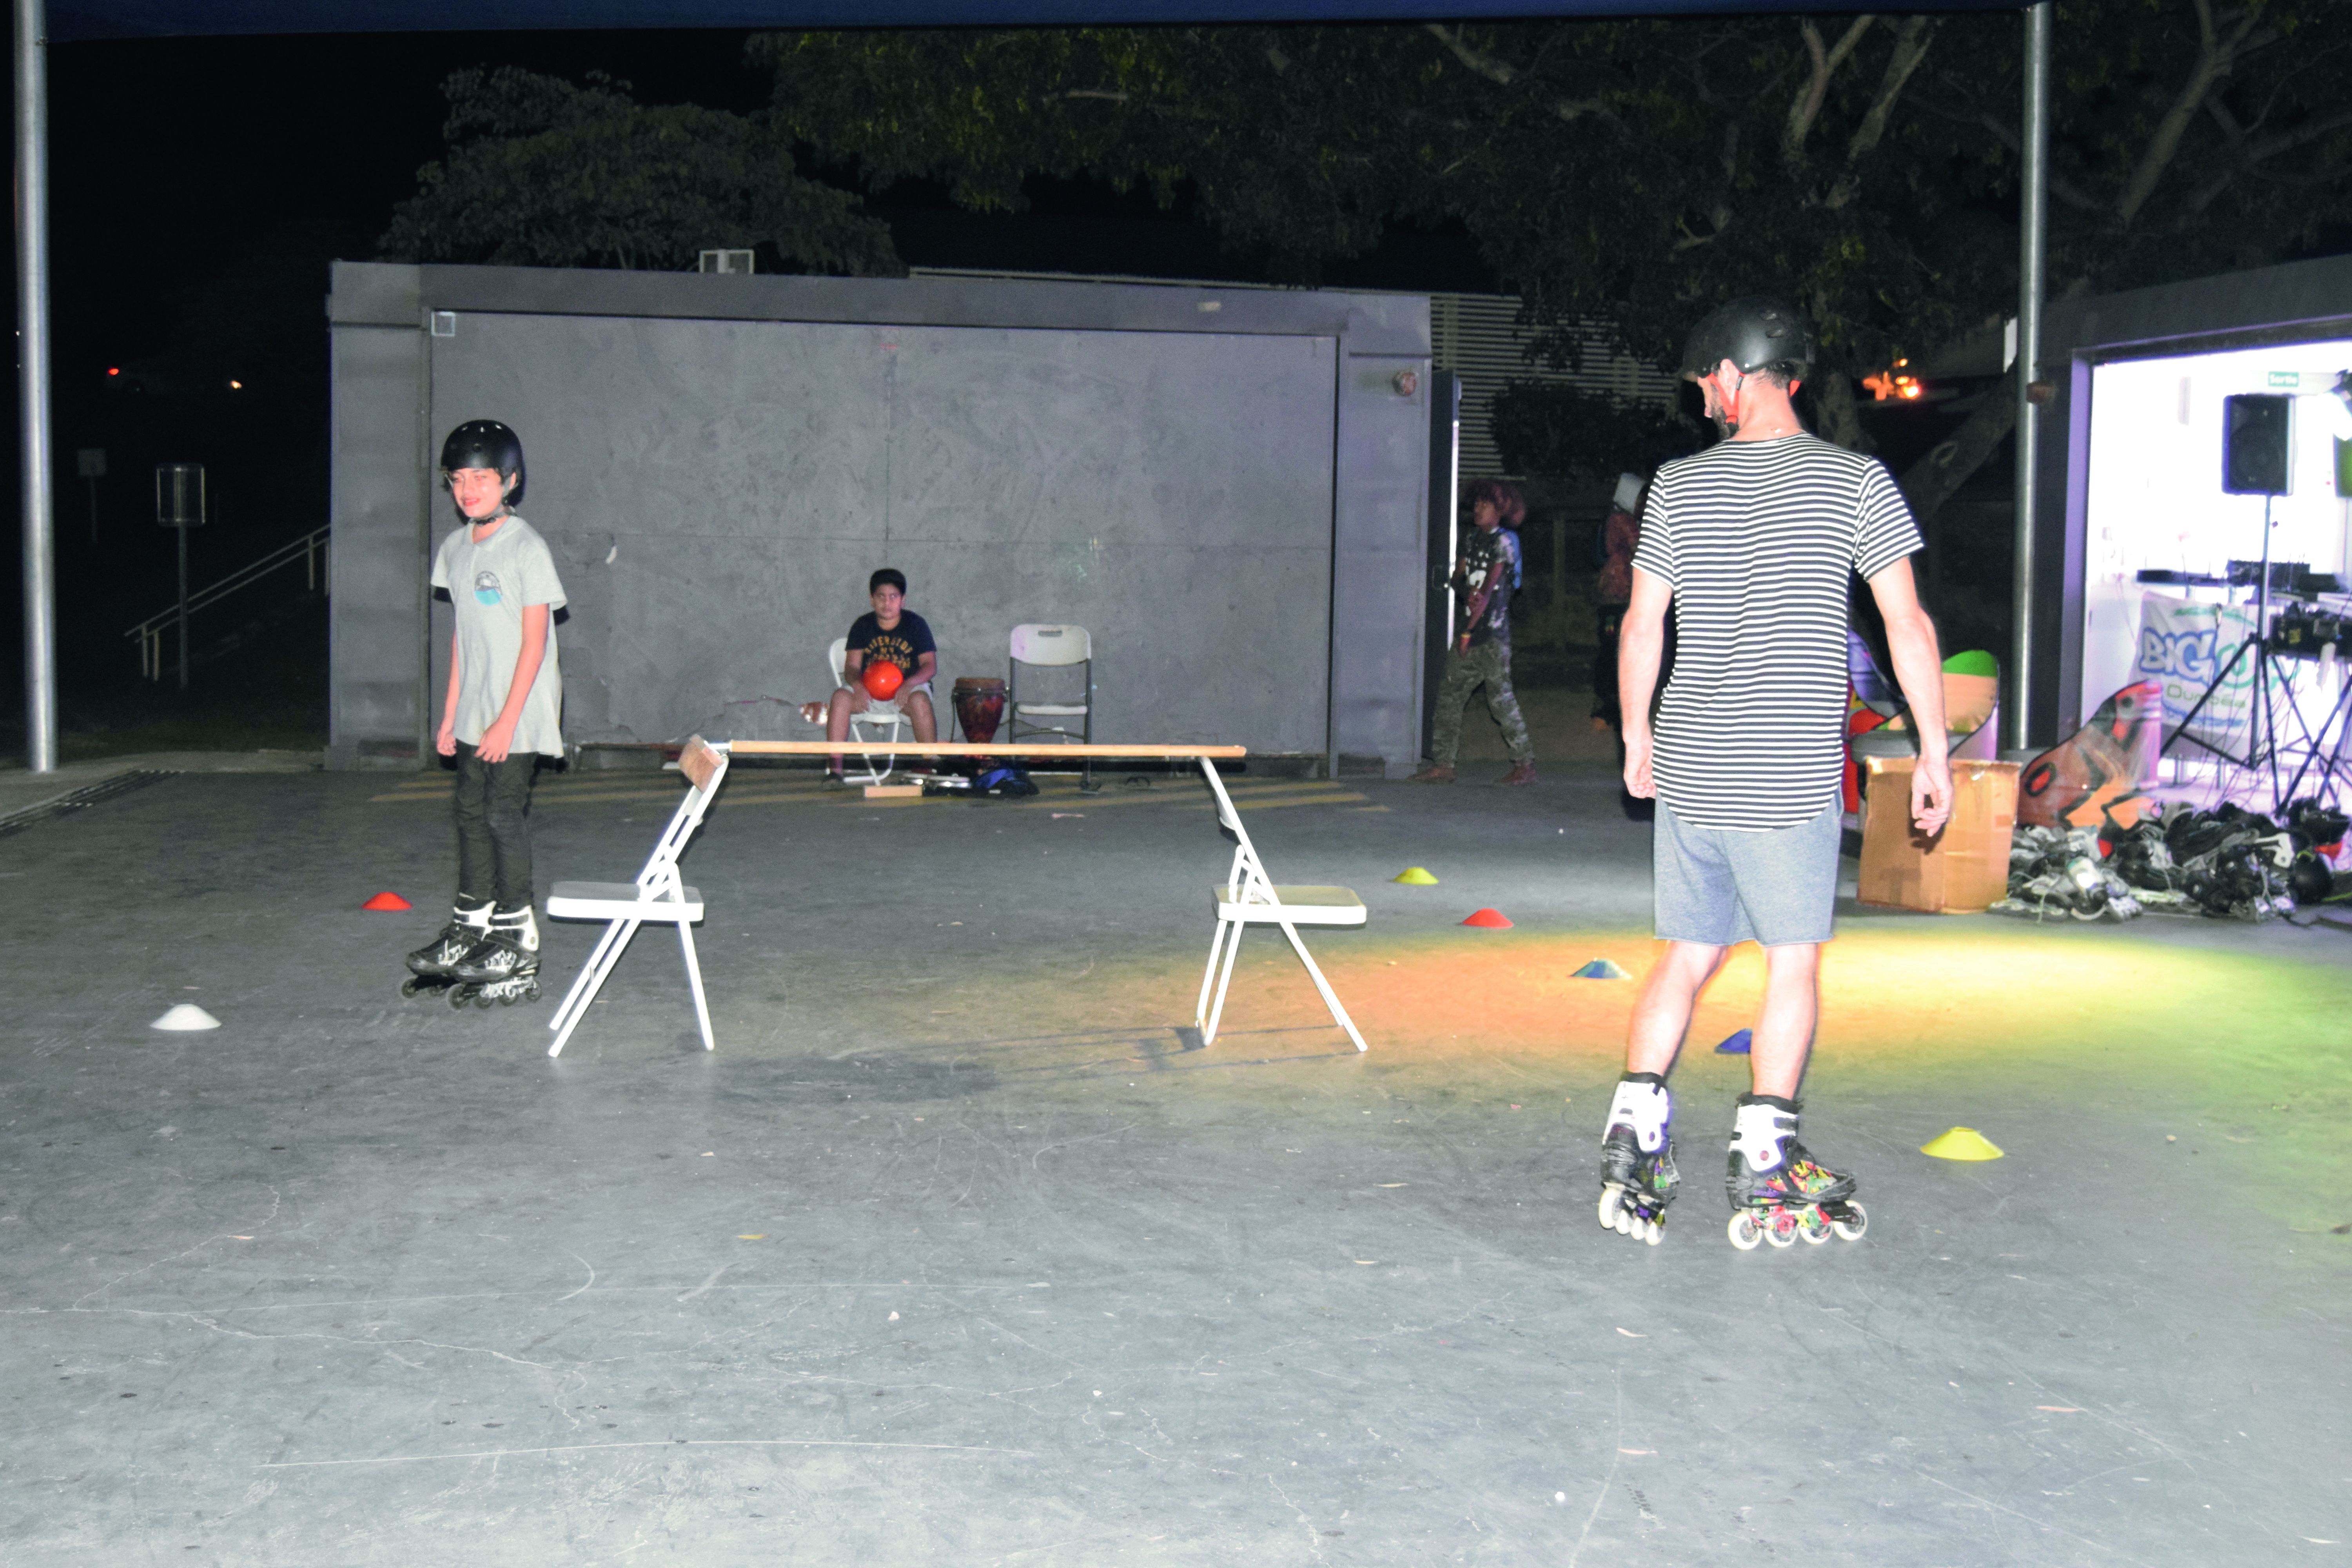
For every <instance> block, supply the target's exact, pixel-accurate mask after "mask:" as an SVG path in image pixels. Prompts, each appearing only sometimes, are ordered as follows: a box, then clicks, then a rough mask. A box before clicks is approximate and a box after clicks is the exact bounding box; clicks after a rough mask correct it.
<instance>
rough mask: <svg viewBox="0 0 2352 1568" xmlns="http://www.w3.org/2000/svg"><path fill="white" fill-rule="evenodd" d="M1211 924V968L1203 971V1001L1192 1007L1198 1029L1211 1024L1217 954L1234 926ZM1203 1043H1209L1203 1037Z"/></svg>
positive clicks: (1216, 922)
mask: <svg viewBox="0 0 2352 1568" xmlns="http://www.w3.org/2000/svg"><path fill="white" fill-rule="evenodd" d="M1211 923H1212V924H1213V926H1214V928H1215V929H1214V930H1213V931H1212V932H1211V933H1210V936H1209V967H1208V968H1206V969H1204V970H1202V971H1201V999H1200V1000H1199V1001H1198V1002H1196V1003H1194V1004H1193V1005H1192V1026H1193V1027H1194V1028H1196V1029H1198V1028H1203V1027H1205V1026H1207V1024H1208V1022H1209V987H1210V985H1211V984H1213V983H1214V982H1215V980H1216V978H1217V954H1218V953H1219V952H1223V949H1224V945H1225V931H1226V930H1227V928H1229V927H1230V926H1231V925H1232V924H1233V922H1232V921H1212V922H1211ZM1201 1043H1202V1045H1204V1046H1205V1045H1207V1044H1208V1043H1209V1042H1208V1040H1207V1038H1206V1037H1202V1041H1201Z"/></svg>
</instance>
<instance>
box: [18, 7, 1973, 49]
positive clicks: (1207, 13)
mask: <svg viewBox="0 0 2352 1568" xmlns="http://www.w3.org/2000/svg"><path fill="white" fill-rule="evenodd" d="M1886 9H1893V10H1900V11H2014V10H2017V9H2020V5H2019V0H1901V3H1900V4H1898V5H1893V6H1888V5H1884V4H1873V3H1872V0H50V5H49V7H48V12H49V37H50V38H51V39H52V40H53V41H56V42H59V43H66V42H71V41H74V40H78V39H85V38H162V37H195V36H204V35H234V34H256V33H425V32H442V31H449V32H482V31H486V30H487V31H504V30H515V31H525V30H535V29H541V28H563V27H572V28H603V27H937V26H962V27H970V26H991V27H1021V26H1076V25H1079V24H1085V23H1137V24H1143V23H1186V24H1202V23H1213V22H1423V21H1433V20H1470V19H1481V18H1483V19H1495V20H1499V19H1503V18H1507V17H1525V18H1536V17H1547V16H1550V17H1558V16H1703V15H1708V14H1713V15H1718V16H1720V15H1737V14H1753V13H1759V12H1774V11H1815V12H1820V11H1875V10H1886Z"/></svg>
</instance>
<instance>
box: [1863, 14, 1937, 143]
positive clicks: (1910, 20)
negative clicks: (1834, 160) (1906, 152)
mask: <svg viewBox="0 0 2352 1568" xmlns="http://www.w3.org/2000/svg"><path fill="white" fill-rule="evenodd" d="M1935 41H1936V23H1935V20H1934V18H1932V17H1928V16H1911V17H1907V18H1906V19H1905V21H1904V22H1903V24H1902V26H1898V27H1897V28H1895V52H1894V53H1893V54H1892V55H1890V56H1888V57H1887V59H1886V74H1885V76H1882V77H1881V78H1879V79H1878V96H1877V97H1876V98H1874V99H1873V100H1871V103H1870V112H1869V113H1867V114H1865V115H1864V116H1863V117H1862V123H1861V124H1860V125H1858V126H1856V127H1855V128H1854V132H1853V139H1852V140H1850V141H1848V142H1846V144H1845V161H1846V164H1847V166H1848V167H1849V168H1851V167H1852V166H1853V164H1855V163H1859V162H1860V161H1861V160H1862V159H1864V158H1865V157H1867V156H1869V155H1870V153H1873V152H1874V151H1875V150H1876V149H1877V147H1878V142H1879V139H1880V138H1881V137H1884V136H1885V134H1886V122H1887V121H1888V120H1889V119H1890V118H1891V117H1892V116H1893V115H1894V113H1895V100H1897V99H1899V98H1901V97H1902V96H1903V89H1904V87H1905V86H1906V84H1907V83H1908V82H1909V81H1910V79H1911V73H1912V72H1913V71H1916V70H1917V69H1918V68H1919V65H1920V62H1921V61H1923V60H1925V59H1926V58H1927V48H1928V46H1929V45H1931V44H1933V43H1934V42H1935Z"/></svg>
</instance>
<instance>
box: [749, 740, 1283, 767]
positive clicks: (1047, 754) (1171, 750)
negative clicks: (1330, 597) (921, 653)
mask: <svg viewBox="0 0 2352 1568" xmlns="http://www.w3.org/2000/svg"><path fill="white" fill-rule="evenodd" d="M728 750H730V752H734V753H735V755H737V756H739V757H830V756H832V755H834V754H835V753H836V752H839V753H841V754H843V755H848V754H849V753H851V752H855V753H856V754H857V755H859V756H861V757H862V756H867V755H881V756H899V757H1034V758H1036V759H1038V760H1039V761H1041V762H1053V761H1056V760H1059V759H1065V758H1067V759H1077V758H1082V757H1129V758H1138V759H1142V758H1160V759H1162V760H1174V759H1178V758H1184V759H1193V760H1197V759H1199V758H1202V757H1245V756H1248V755H1249V749H1248V748H1247V747H1245V746H1173V745H1170V746H1144V745H1136V746H1113V745H1102V744H1097V745H1091V746H1088V745H1068V746H1007V745H1000V744H993V743H992V744H989V745H985V746H983V745H979V744H976V743H974V742H971V741H935V742H930V743H929V744H924V743H922V742H914V741H908V742H887V741H734V742H729V745H728Z"/></svg>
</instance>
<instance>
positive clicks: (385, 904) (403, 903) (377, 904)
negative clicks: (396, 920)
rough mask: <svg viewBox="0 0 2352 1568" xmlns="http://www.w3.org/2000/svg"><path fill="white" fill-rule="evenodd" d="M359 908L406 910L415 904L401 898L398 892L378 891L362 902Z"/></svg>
mask: <svg viewBox="0 0 2352 1568" xmlns="http://www.w3.org/2000/svg"><path fill="white" fill-rule="evenodd" d="M360 908H362V909H363V910H407V909H414V908H415V905H414V904H411V903H410V902H409V901H408V900H406V899H404V898H402V897H401V896H400V895H399V894H398V893H389V892H387V893H378V894H377V895H376V896H375V897H374V898H373V899H370V900H368V901H367V902H366V903H363V904H362V905H361V906H360Z"/></svg>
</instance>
